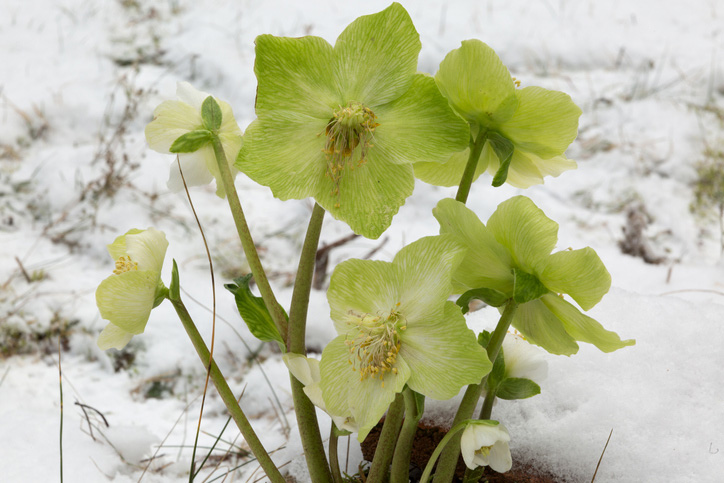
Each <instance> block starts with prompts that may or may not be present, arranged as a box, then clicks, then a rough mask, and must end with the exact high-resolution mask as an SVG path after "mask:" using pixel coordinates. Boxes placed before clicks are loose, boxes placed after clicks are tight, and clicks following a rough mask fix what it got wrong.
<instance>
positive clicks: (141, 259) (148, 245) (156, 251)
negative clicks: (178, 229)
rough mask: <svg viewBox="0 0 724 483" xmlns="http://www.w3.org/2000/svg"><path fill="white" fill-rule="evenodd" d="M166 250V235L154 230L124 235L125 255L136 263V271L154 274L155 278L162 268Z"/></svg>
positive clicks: (149, 229)
mask: <svg viewBox="0 0 724 483" xmlns="http://www.w3.org/2000/svg"><path fill="white" fill-rule="evenodd" d="M166 248H168V241H167V240H166V235H165V234H164V233H163V232H162V231H159V230H156V229H155V228H148V229H147V230H143V231H142V232H140V233H136V234H127V235H126V253H128V255H129V256H130V257H131V259H132V260H133V261H135V262H136V263H138V270H139V271H144V270H146V271H151V272H155V273H156V276H157V278H158V274H159V273H160V272H161V267H163V259H164V258H165V256H166Z"/></svg>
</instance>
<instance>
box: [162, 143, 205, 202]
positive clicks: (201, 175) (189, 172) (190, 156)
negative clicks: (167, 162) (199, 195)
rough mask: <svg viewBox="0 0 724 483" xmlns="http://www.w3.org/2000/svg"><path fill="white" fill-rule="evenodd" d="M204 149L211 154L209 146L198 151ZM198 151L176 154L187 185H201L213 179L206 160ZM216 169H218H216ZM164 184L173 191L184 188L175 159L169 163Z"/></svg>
mask: <svg viewBox="0 0 724 483" xmlns="http://www.w3.org/2000/svg"><path fill="white" fill-rule="evenodd" d="M204 150H210V151H211V153H212V154H213V149H212V148H210V147H209V146H204V147H203V148H201V149H200V150H199V151H204ZM199 151H196V152H194V153H181V154H179V155H178V159H179V162H180V163H181V169H182V170H183V174H184V176H183V178H184V179H185V180H186V185H187V186H203V185H206V184H209V183H210V182H211V180H213V179H214V177H213V176H212V175H211V171H209V168H207V167H206V160H205V159H204V157H203V156H202V155H201V154H200V153H199ZM216 171H218V169H217V170H216ZM166 186H167V187H168V189H169V190H170V191H173V192H179V191H183V189H184V183H183V180H182V179H181V173H180V172H179V169H178V163H176V160H175V159H174V161H173V162H172V163H171V167H170V169H169V175H168V182H166Z"/></svg>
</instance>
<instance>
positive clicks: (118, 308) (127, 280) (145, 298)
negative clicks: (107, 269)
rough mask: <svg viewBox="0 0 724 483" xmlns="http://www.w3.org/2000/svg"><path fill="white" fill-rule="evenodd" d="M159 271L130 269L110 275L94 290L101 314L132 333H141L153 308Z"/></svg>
mask: <svg viewBox="0 0 724 483" xmlns="http://www.w3.org/2000/svg"><path fill="white" fill-rule="evenodd" d="M158 279H159V273H158V272H155V271H150V270H143V271H140V270H133V271H129V272H125V273H121V274H120V275H111V276H110V277H108V278H107V279H105V280H103V281H102V282H101V284H100V285H99V286H98V289H97V290H96V304H97V305H98V310H99V311H100V313H101V317H103V318H104V319H106V320H108V321H110V322H111V323H113V324H114V325H116V326H118V327H119V328H120V329H123V330H125V331H126V332H130V333H131V334H140V333H141V332H143V329H145V327H146V323H147V322H148V316H149V315H150V314H151V309H153V302H154V300H155V298H156V287H157V286H158Z"/></svg>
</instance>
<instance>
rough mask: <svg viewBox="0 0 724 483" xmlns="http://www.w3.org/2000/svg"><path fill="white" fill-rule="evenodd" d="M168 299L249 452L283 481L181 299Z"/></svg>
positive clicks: (277, 481)
mask: <svg viewBox="0 0 724 483" xmlns="http://www.w3.org/2000/svg"><path fill="white" fill-rule="evenodd" d="M169 301H170V302H171V303H172V304H173V308H174V309H176V314H178V316H179V319H181V323H182V324H183V326H184V329H186V333H187V334H188V336H189V339H191V343H192V344H193V345H194V348H195V349H196V353H197V354H198V355H199V358H200V359H201V362H202V363H203V365H204V367H205V368H206V370H207V371H209V373H210V374H211V380H212V381H213V382H214V386H216V390H217V391H218V393H219V396H221V399H222V400H223V401H224V404H225V405H226V409H228V410H229V413H230V414H231V417H232V418H233V419H234V422H235V423H236V426H237V427H238V428H239V431H241V434H242V436H244V439H245V440H246V443H247V444H248V445H249V448H250V449H251V452H252V453H254V456H255V457H256V459H257V461H258V462H259V465H261V467H262V469H263V470H264V472H265V473H266V476H267V477H268V478H269V479H270V480H271V481H272V482H273V483H284V481H285V480H284V477H283V476H282V474H281V473H280V472H279V469H278V468H277V467H276V465H275V464H274V461H272V459H271V458H270V457H269V453H267V451H266V449H264V446H263V445H262V444H261V441H259V438H258V437H257V435H256V433H255V432H254V428H252V427H251V424H250V423H249V420H248V419H247V418H246V415H245V414H244V411H242V410H241V407H240V406H239V403H238V402H237V400H236V397H235V396H234V393H233V392H232V391H231V388H229V385H228V384H227V383H226V379H225V378H224V375H223V374H222V373H221V370H220V369H219V367H218V366H217V365H216V362H215V361H214V360H213V359H211V358H210V356H209V349H208V348H207V347H206V343H205V342H204V339H203V338H202V337H201V334H200V333H199V331H198V329H196V325H195V324H194V321H193V320H192V319H191V316H190V315H189V313H188V311H187V310H186V307H185V306H184V304H183V302H182V301H181V299H171V298H169ZM209 364H210V368H209Z"/></svg>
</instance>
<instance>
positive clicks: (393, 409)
mask: <svg viewBox="0 0 724 483" xmlns="http://www.w3.org/2000/svg"><path fill="white" fill-rule="evenodd" d="M404 413H405V400H404V397H403V396H402V394H401V393H398V394H397V396H396V397H395V400H394V401H392V404H390V408H389V409H388V410H387V416H386V417H385V424H383V425H382V432H381V433H380V439H379V440H377V449H375V456H374V457H373V458H372V465H371V466H370V472H369V474H368V475H367V481H369V482H374V483H384V482H386V481H387V476H388V471H389V469H390V462H391V461H392V456H393V454H394V451H395V445H396V444H397V436H398V435H399V434H400V425H401V424H402V416H403V415H404Z"/></svg>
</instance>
